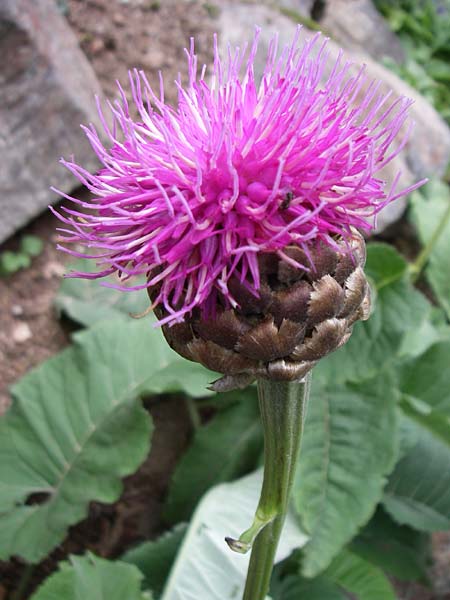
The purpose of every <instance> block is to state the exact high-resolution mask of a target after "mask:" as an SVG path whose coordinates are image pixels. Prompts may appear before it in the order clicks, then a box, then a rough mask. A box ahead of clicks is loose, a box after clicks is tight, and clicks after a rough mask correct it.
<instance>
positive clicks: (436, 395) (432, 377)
mask: <svg viewBox="0 0 450 600" xmlns="http://www.w3.org/2000/svg"><path fill="white" fill-rule="evenodd" d="M449 365H450V342H448V341H446V342H440V343H438V344H435V345H434V346H431V348H429V349H428V350H427V351H426V352H425V353H424V354H422V355H421V356H419V357H418V358H417V359H416V360H414V361H411V362H409V363H407V364H406V365H404V366H402V368H401V369H400V388H401V390H402V392H404V393H405V394H407V395H408V396H411V397H413V398H416V399H418V400H421V401H423V402H426V403H427V404H428V405H429V406H430V407H432V408H433V410H435V411H437V412H441V413H443V414H446V415H448V416H450V369H449Z"/></svg>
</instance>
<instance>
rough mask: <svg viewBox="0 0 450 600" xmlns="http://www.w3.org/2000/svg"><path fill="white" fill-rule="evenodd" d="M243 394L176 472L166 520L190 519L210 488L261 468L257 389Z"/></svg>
mask: <svg viewBox="0 0 450 600" xmlns="http://www.w3.org/2000/svg"><path fill="white" fill-rule="evenodd" d="M237 394H239V396H241V401H240V402H238V403H236V404H232V405H231V406H228V407H227V408H225V409H224V410H222V411H221V412H219V413H218V414H217V415H216V416H215V417H214V419H212V421H210V422H209V423H208V424H207V425H204V426H203V427H200V429H198V430H197V431H196V433H195V437H194V439H193V441H192V444H191V446H190V448H189V450H188V451H187V452H186V454H185V455H184V456H183V458H182V459H181V461H180V462H179V463H178V466H177V468H176V470H175V473H174V476H173V479H172V483H171V486H170V490H169V496H168V499H167V504H166V509H165V512H164V516H165V518H166V519H167V520H168V521H169V522H170V523H175V522H177V521H183V520H188V519H189V517H190V516H191V514H192V512H193V510H194V509H195V506H196V504H197V502H198V500H199V499H200V498H201V496H202V495H203V494H204V493H205V492H206V491H207V490H208V488H210V487H212V486H213V485H216V484H218V483H222V482H223V481H230V480H231V479H233V478H236V477H239V476H241V475H243V474H244V473H245V472H248V471H249V470H253V469H254V468H255V467H256V466H257V462H258V458H259V457H260V455H261V453H262V448H263V434H262V428H261V424H260V418H259V410H258V403H257V397H256V388H253V387H249V388H247V390H245V391H242V392H239V393H237V392H235V393H234V395H237Z"/></svg>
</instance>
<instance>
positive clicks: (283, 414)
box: [229, 374, 311, 600]
mask: <svg viewBox="0 0 450 600" xmlns="http://www.w3.org/2000/svg"><path fill="white" fill-rule="evenodd" d="M310 381H311V375H310V374H308V375H307V376H306V378H305V379H304V380H302V381H301V382H284V381H270V380H260V381H258V396H259V406H260V411H261V420H262V424H263V429H264V479H263V484H262V490H261V496H260V499H259V504H258V508H257V510H256V515H255V521H254V523H253V525H252V526H251V527H250V528H249V529H248V530H247V531H246V532H244V533H243V534H242V536H241V537H240V538H239V540H236V543H237V544H238V546H237V547H235V548H234V549H236V550H238V551H241V552H242V551H246V550H248V549H249V548H250V547H252V554H251V557H250V564H249V568H248V573H247V580H246V584H245V590H244V596H243V600H264V599H265V597H266V594H267V592H268V589H269V585H270V577H271V575H272V569H273V563H274V559H275V553H276V550H277V546H278V542H279V539H280V535H281V531H282V529H283V525H284V521H285V519H286V514H287V511H288V506H289V498H290V494H291V489H292V484H293V481H294V475H295V469H296V466H297V462H298V455H299V451H300V444H301V438H302V431H303V424H304V421H305V416H306V407H307V402H308V397H309V389H310ZM253 540H254V543H253ZM229 544H230V546H231V547H233V541H230V540H229ZM239 544H241V547H239Z"/></svg>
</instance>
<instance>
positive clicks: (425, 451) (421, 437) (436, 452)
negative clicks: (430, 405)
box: [383, 403, 450, 531]
mask: <svg viewBox="0 0 450 600" xmlns="http://www.w3.org/2000/svg"><path fill="white" fill-rule="evenodd" d="M404 411H405V414H404V417H403V418H404V422H405V425H406V426H407V427H408V428H409V429H410V433H411V438H415V439H416V443H415V444H414V445H413V446H412V447H411V448H410V449H409V451H408V452H407V453H406V454H405V455H404V456H403V457H402V459H401V460H400V461H399V463H398V464H397V465H396V467H395V470H394V472H393V473H392V474H391V476H390V478H389V483H388V485H387V487H386V491H385V495H384V499H383V503H384V506H385V508H386V510H387V511H388V512H389V513H390V515H391V516H392V517H393V518H394V519H395V520H396V521H397V522H398V523H400V524H406V525H409V526H411V527H414V528H416V529H418V530H419V531H439V530H441V529H450V425H449V421H448V419H447V418H445V417H443V416H441V415H438V414H433V413H431V414H422V413H420V412H418V411H417V410H415V409H414V408H413V407H412V406H411V405H408V404H406V403H405V404H404Z"/></svg>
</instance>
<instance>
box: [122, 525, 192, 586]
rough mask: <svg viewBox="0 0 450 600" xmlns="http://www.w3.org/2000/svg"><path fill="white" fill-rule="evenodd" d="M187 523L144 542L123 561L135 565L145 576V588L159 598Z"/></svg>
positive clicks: (130, 551) (123, 557)
mask: <svg viewBox="0 0 450 600" xmlns="http://www.w3.org/2000/svg"><path fill="white" fill-rule="evenodd" d="M187 527H188V526H187V524H186V523H179V524H178V525H177V526H176V527H174V528H173V529H172V530H170V531H167V532H166V533H164V534H163V535H162V536H161V537H159V538H158V539H156V540H152V541H150V542H143V543H142V544H140V545H139V546H136V548H132V549H131V550H129V551H128V552H126V553H125V554H124V555H123V556H122V557H121V560H122V561H124V562H126V563H130V564H133V565H135V566H136V567H137V568H138V569H139V571H140V572H141V573H142V574H143V575H144V587H145V588H149V589H151V590H152V592H153V594H154V595H155V596H156V597H158V596H159V594H160V593H161V591H162V589H163V587H164V584H165V582H166V579H167V576H168V574H169V571H170V569H171V567H172V564H173V562H174V560H175V556H176V555H177V552H178V549H179V547H180V545H181V542H182V540H183V538H184V536H185V534H186V530H187Z"/></svg>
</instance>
